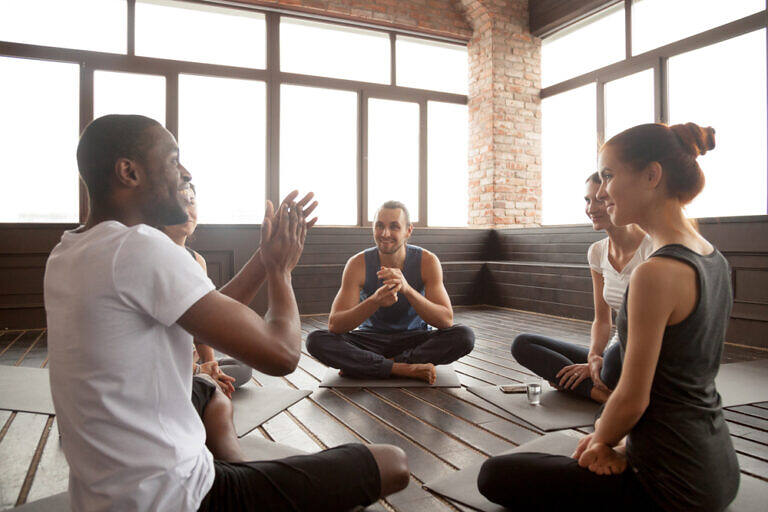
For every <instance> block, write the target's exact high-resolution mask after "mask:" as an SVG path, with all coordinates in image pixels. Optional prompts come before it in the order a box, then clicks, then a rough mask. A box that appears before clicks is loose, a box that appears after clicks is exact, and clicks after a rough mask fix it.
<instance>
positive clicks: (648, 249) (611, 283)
mask: <svg viewBox="0 0 768 512" xmlns="http://www.w3.org/2000/svg"><path fill="white" fill-rule="evenodd" d="M608 240H609V239H608V238H603V239H602V240H599V241H597V242H595V243H593V244H592V245H591V246H590V247H589V251H588V252H587V260H588V261H589V268H591V269H592V270H594V271H595V272H597V273H598V274H602V275H603V299H604V300H605V302H606V303H607V304H608V305H609V306H610V307H611V309H613V310H614V311H619V310H620V309H621V306H622V305H623V304H624V293H626V291H627V286H629V278H630V277H631V276H632V271H633V270H635V268H636V267H637V266H638V265H639V264H641V263H642V262H644V261H645V260H646V259H648V256H650V255H651V254H652V253H653V241H652V240H651V237H649V236H648V235H645V238H644V239H643V241H642V242H641V243H640V247H638V248H637V251H635V254H634V256H632V259H631V260H629V263H627V264H626V265H625V266H624V268H623V269H621V272H616V269H615V268H613V265H611V262H610V261H609V259H608Z"/></svg>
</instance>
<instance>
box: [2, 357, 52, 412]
mask: <svg viewBox="0 0 768 512" xmlns="http://www.w3.org/2000/svg"><path fill="white" fill-rule="evenodd" d="M0 409H6V410H9V411H23V412H32V413H37V414H56V411H54V409H53V398H52V397H51V383H50V381H49V377H48V370H47V369H45V368H23V367H20V366H3V365H0Z"/></svg>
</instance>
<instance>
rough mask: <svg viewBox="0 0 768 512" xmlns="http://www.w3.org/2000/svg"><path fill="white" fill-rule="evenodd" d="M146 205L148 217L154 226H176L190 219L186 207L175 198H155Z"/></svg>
mask: <svg viewBox="0 0 768 512" xmlns="http://www.w3.org/2000/svg"><path fill="white" fill-rule="evenodd" d="M146 206H147V208H146V210H145V213H146V218H147V219H148V220H150V223H151V224H152V225H153V226H175V225H177V224H184V223H185V222H187V221H188V220H189V215H187V210H186V208H185V207H184V206H182V204H181V203H180V202H179V201H178V200H174V199H173V198H168V199H165V200H162V199H160V198H155V200H154V201H151V202H150V203H149V204H147V205H146Z"/></svg>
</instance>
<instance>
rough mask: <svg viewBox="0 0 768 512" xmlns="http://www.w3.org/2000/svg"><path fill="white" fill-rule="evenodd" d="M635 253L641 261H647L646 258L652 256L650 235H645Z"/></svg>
mask: <svg viewBox="0 0 768 512" xmlns="http://www.w3.org/2000/svg"><path fill="white" fill-rule="evenodd" d="M637 252H638V253H639V254H640V257H641V258H642V259H643V260H647V259H648V257H649V256H650V255H651V254H653V239H652V238H651V237H650V235H645V236H644V237H643V240H642V241H641V242H640V246H639V247H638V248H637Z"/></svg>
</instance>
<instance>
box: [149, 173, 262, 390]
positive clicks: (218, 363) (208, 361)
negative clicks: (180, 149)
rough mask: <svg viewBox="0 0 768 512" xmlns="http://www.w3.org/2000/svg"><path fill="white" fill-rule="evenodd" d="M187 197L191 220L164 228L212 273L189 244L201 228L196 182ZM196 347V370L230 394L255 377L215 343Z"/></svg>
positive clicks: (188, 217) (190, 185)
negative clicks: (219, 354) (218, 351)
mask: <svg viewBox="0 0 768 512" xmlns="http://www.w3.org/2000/svg"><path fill="white" fill-rule="evenodd" d="M184 197H185V200H186V211H187V222H185V223H184V224H176V225H174V226H163V231H164V232H165V234H166V235H168V237H169V238H170V239H171V240H173V241H174V243H175V244H176V245H179V246H181V247H183V248H184V249H186V250H187V252H189V254H190V255H191V256H192V258H193V259H194V260H195V261H196V262H197V263H198V264H199V265H200V266H201V267H203V271H205V272H206V273H208V266H207V265H206V264H205V258H203V257H202V256H201V255H200V254H199V253H197V252H196V251H194V250H192V249H190V248H189V247H187V239H188V238H189V237H190V236H192V234H194V232H195V228H197V192H196V190H195V186H194V185H193V184H192V183H190V184H189V188H187V189H185V190H184ZM246 305H247V304H246ZM195 349H196V355H197V357H195V358H194V365H195V366H194V371H193V374H194V375H197V374H198V373H201V372H202V373H205V374H208V375H210V376H211V377H212V378H213V379H214V380H216V381H217V382H218V384H219V386H220V387H221V388H222V391H224V393H225V394H226V395H227V396H231V394H232V391H233V388H239V387H240V386H242V385H243V384H245V383H246V382H248V381H249V380H251V374H252V369H251V367H250V366H248V365H247V364H244V363H241V362H240V361H238V360H237V359H233V358H231V357H226V358H221V359H218V360H217V359H216V354H215V353H214V350H213V349H212V348H211V347H209V346H208V345H205V344H203V343H198V342H197V341H195ZM198 363H199V364H198ZM222 373H223V374H224V375H222ZM228 377H231V378H228Z"/></svg>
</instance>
